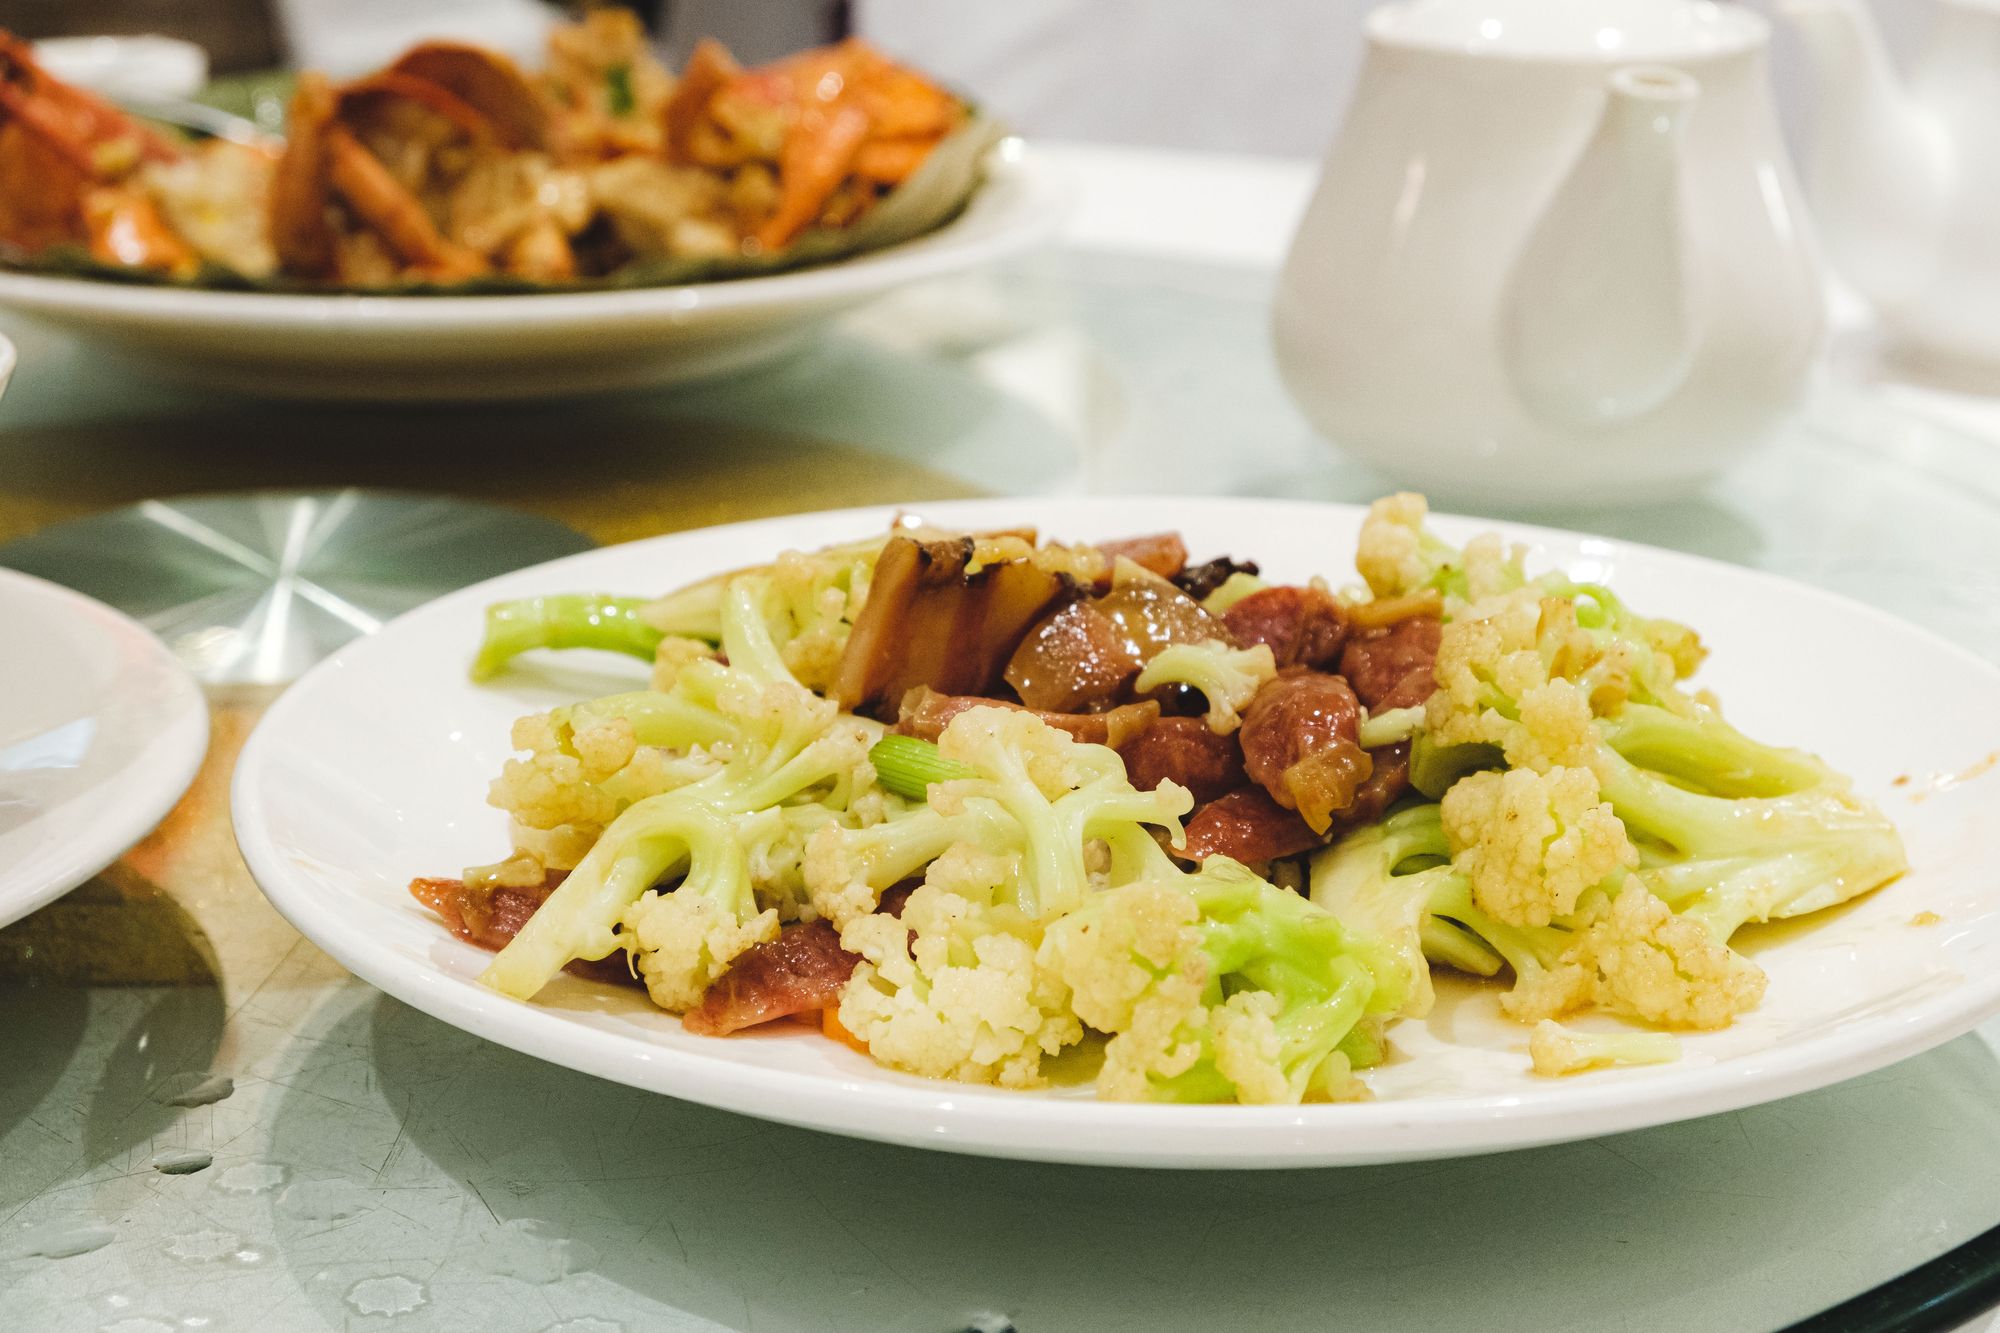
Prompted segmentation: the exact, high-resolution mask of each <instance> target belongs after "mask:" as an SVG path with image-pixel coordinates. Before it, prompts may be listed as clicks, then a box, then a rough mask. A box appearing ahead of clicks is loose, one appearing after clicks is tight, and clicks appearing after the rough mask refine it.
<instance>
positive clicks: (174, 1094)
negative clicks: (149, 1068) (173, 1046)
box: [153, 1073, 236, 1106]
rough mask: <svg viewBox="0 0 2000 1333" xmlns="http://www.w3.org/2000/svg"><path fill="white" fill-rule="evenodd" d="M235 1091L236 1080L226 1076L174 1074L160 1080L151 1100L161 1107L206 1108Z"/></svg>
mask: <svg viewBox="0 0 2000 1333" xmlns="http://www.w3.org/2000/svg"><path fill="white" fill-rule="evenodd" d="M235 1091H236V1080H235V1079H232V1078H230V1077H229V1075H227V1074H197V1073H184V1074H175V1075H173V1076H172V1077H171V1078H166V1079H162V1080H161V1081H160V1082H159V1084H158V1085H157V1086H156V1087H154V1089H153V1100H154V1101H156V1102H159V1103H160V1104H161V1105H163V1106H208V1105H210V1104H212V1103H215V1102H219V1101H221V1100H223V1099H224V1098H226V1097H228V1096H229V1095H230V1094H231V1093H233V1092H235Z"/></svg>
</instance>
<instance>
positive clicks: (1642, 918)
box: [1500, 880, 1765, 1029]
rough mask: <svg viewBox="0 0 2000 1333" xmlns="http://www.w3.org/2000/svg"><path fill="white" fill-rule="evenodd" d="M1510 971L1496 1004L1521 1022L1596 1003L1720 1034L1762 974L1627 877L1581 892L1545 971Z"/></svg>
mask: <svg viewBox="0 0 2000 1333" xmlns="http://www.w3.org/2000/svg"><path fill="white" fill-rule="evenodd" d="M1516 968H1517V974H1518V976H1517V981H1516V984H1515V987H1514V989H1513V991H1511V992H1510V993H1509V994H1507V995H1504V996H1502V997H1501V1000H1500V1007H1501V1008H1502V1009H1504V1010H1505V1011H1506V1012H1507V1014H1508V1015H1509V1016H1511V1017H1513V1018H1516V1019H1519V1020H1520V1021H1522V1022H1524V1023H1531V1022H1534V1021H1536V1020H1537V1019H1545V1018H1560V1017H1561V1016H1562V1015H1564V1014H1566V1013H1570V1012H1572V1011H1574V1010H1578V1009H1583V1008H1586V1007H1593V1006H1594V1007H1596V1008H1599V1009H1603V1010H1605V1011H1606V1012H1608V1013H1614V1014H1619V1015H1622V1016H1624V1017H1627V1018H1636V1019H1639V1020H1641V1021H1643V1022H1647V1023H1655V1024H1658V1025H1660V1026H1661V1027H1673V1028H1700V1029H1710V1028H1722V1027H1727V1026H1729V1023H1730V1020H1732V1019H1733V1018H1735V1017H1736V1015H1738V1014H1741V1013H1744V1012H1747V1011H1748V1010H1751V1009H1754V1008H1756V1007H1757V1003H1758V1001H1760V1000H1762V999H1763V998H1764V985H1765V977H1764V972H1763V970H1762V969H1761V968H1759V967H1758V966H1757V965H1756V964H1755V963H1753V962H1751V961H1750V960H1749V959H1747V958H1745V957H1743V956H1742V955H1741V954H1739V953H1736V952H1735V951H1734V950H1732V949H1730V948H1729V946H1728V945H1726V944H1722V943H1720V942H1718V941H1717V940H1716V938H1715V936H1714V934H1713V933H1712V932H1711V931H1710V930H1709V929H1708V927H1707V926H1706V925H1704V924H1702V923H1701V922H1700V921H1697V920H1695V919H1693V918H1691V917H1685V916H1680V915H1677V914H1676V913H1675V912H1674V911H1673V910H1672V909H1670V908H1669V907H1668V906H1667V904H1666V902H1665V901H1664V900H1662V899H1660V898H1658V897H1656V896H1655V895H1653V894H1652V893H1649V892H1647V891H1646V889H1645V888H1644V887H1643V886H1642V885H1639V884H1637V883H1635V882H1633V881H1630V880H1628V881H1627V882H1626V885H1625V887H1624V888H1622V889H1620V890H1619V891H1618V892H1617V893H1616V894H1612V895H1608V896H1607V895H1604V894H1601V893H1600V894H1591V895H1589V897H1588V898H1587V899H1586V902H1585V906H1584V907H1583V908H1582V909H1581V910H1580V911H1579V912H1578V913H1577V915H1576V918H1575V923H1574V928H1573V929H1572V930H1570V931H1569V933H1568V939H1567V942H1566V944H1564V945H1563V947H1562V948H1561V951H1560V955H1559V956H1558V957H1557V958H1556V960H1555V961H1554V962H1553V963H1552V964H1551V965H1549V966H1547V967H1542V966H1537V965H1535V964H1534V963H1533V962H1532V961H1529V960H1520V961H1517V964H1516ZM1522 969H1525V970H1522Z"/></svg>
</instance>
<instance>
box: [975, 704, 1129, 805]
mask: <svg viewBox="0 0 2000 1333" xmlns="http://www.w3.org/2000/svg"><path fill="white" fill-rule="evenodd" d="M1093 748H1095V749H1102V747H1087V746H1082V745H1078V744H1077V743H1076V742H1075V741H1074V740H1072V739H1071V738H1070V737H1069V736H1068V735H1067V734H1066V733H1064V732H1061V731H1058V730H1056V729H1055V728H1054V727H1052V726H1050V725H1049V724H1048V723H1046V722H1044V721H1042V720H1041V719H1040V718H1038V717H1036V716H1035V715H1034V714H1033V713H1031V712H1029V711H1028V710H1026V709H1024V708H968V709H966V710H965V711H964V712H962V713H960V714H958V715H957V716H956V717H954V718H952V720H951V721H950V722H949V723H947V724H946V725H945V729H944V733H943V734H942V735H940V736H939V737H938V753H939V754H941V755H942V756H943V757H944V758H946V759H950V760H953V761H955V762H957V763H961V764H967V765H970V766H971V767H973V768H979V769H984V768H986V767H988V766H990V765H991V764H992V762H993V760H994V758H995V757H996V756H1000V755H1005V756H1008V757H1010V758H1011V759H1013V760H1014V761H1015V762H1017V763H1018V764H1019V765H1020V767H1021V768H1022V769H1023V770H1024V771H1025V772H1026V774H1027V777H1028V780H1029V781H1030V782H1032V783H1033V784H1034V785H1035V789H1036V790H1037V791H1039V792H1040V793H1041V794H1042V798H1043V799H1044V800H1049V801H1053V800H1055V799H1057V798H1058V797H1061V796H1065V795H1067V794H1068V793H1070V792H1071V791H1074V790H1075V789H1076V788H1078V787H1081V786H1082V785H1083V784H1084V783H1085V782H1086V781H1088V780H1089V779H1090V778H1092V777H1096V776H1098V774H1096V773H1094V772H1090V773H1087V772H1085V771H1084V768H1083V767H1082V764H1081V761H1082V760H1083V759H1084V758H1085V757H1086V756H1087V754H1088V751H1089V750H1090V749H1093ZM1104 753H1106V754H1109V753H1110V751H1108V750H1107V751H1104ZM1113 757H1114V758H1115V757H1116V756H1113ZM947 785H952V784H947ZM959 785H962V784H959Z"/></svg>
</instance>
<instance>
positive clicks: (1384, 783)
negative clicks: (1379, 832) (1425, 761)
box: [1335, 741, 1410, 828]
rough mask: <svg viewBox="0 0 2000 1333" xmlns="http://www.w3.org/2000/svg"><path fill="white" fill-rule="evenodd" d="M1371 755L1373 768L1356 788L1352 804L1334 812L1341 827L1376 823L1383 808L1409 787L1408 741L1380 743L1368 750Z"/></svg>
mask: <svg viewBox="0 0 2000 1333" xmlns="http://www.w3.org/2000/svg"><path fill="white" fill-rule="evenodd" d="M1368 757H1369V759H1370V760H1371V761H1372V762H1373V764H1374V768H1373V770H1372V771H1371V772H1370V773H1369V774H1368V777H1367V780H1366V781H1364V782H1363V783H1362V784H1361V785H1360V786H1359V787H1357V788H1355V790H1354V802H1353V804H1351V805H1349V806H1348V807H1347V808H1346V809H1345V810H1343V811H1341V812H1340V814H1339V815H1337V816H1335V823H1337V824H1338V825H1340V827H1342V828H1354V827H1356V826H1358V825H1361V824H1372V823H1374V822H1375V821H1376V820H1378V819H1380V818H1381V817H1382V812H1383V811H1384V810H1387V809H1388V808H1389V807H1390V806H1392V805H1394V804H1395V803H1396V801H1397V799H1398V798H1399V797H1401V796H1402V794H1403V793H1404V792H1406V791H1408V790H1409V789H1410V743H1409V742H1408V741H1397V742H1396V743H1395V744H1394V745H1383V746H1378V747H1377V748H1375V749H1373V750H1370V751H1368Z"/></svg>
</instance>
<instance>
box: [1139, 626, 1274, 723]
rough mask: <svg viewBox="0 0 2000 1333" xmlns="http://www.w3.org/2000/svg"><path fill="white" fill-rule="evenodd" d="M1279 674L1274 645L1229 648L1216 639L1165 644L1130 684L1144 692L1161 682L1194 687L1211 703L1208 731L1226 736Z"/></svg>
mask: <svg viewBox="0 0 2000 1333" xmlns="http://www.w3.org/2000/svg"><path fill="white" fill-rule="evenodd" d="M1277 674H1278V663H1277V659H1276V658H1274V657H1273V656H1272V655H1271V645H1269V644H1267V643H1260V644H1257V645H1255V646H1254V647H1250V648H1231V647H1230V646H1229V645H1228V644H1226V643H1222V642H1219V641H1217V640H1210V641H1208V642H1206V643H1179V644H1175V645H1173V646H1172V647H1170V648H1164V649H1162V650H1160V652H1159V653H1157V654H1156V655H1155V656H1154V658H1153V660H1152V661H1150V662H1148V663H1146V669H1145V670H1144V671H1141V672H1140V673H1139V678H1138V679H1137V680H1136V681H1134V682H1133V684H1132V688H1133V689H1134V690H1135V691H1137V692H1138V693H1140V694H1144V693H1146V691H1148V690H1153V689H1158V688H1159V687H1160V686H1162V685H1173V684H1181V685H1192V686H1194V688H1196V689H1198V690H1200V691H1201V696H1202V698H1204V699H1206V700H1207V701H1208V729H1209V730H1210V731H1212V732H1214V733H1216V734H1217V735H1219V736H1226V735H1228V734H1229V733H1230V732H1233V731H1235V730H1236V729H1237V728H1238V727H1240V726H1242V725H1243V718H1242V716H1241V714H1242V710H1243V709H1245V708H1247V707H1248V706H1249V704H1250V701H1251V700H1252V699H1253V698H1255V697H1256V695H1257V691H1258V690H1260V689H1262V688H1263V686H1264V682H1266V681H1268V680H1270V679H1272V678H1273V677H1275V676H1276V675H1277Z"/></svg>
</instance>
